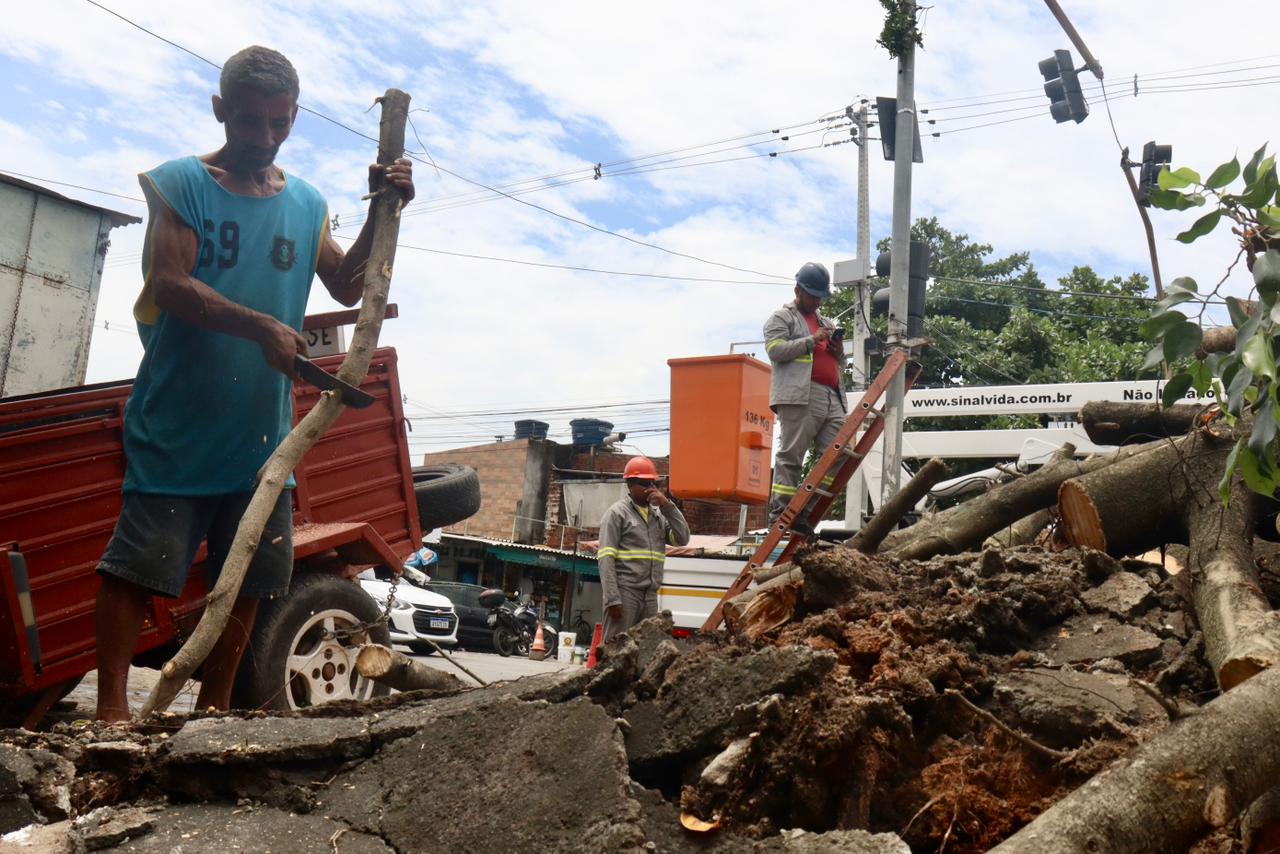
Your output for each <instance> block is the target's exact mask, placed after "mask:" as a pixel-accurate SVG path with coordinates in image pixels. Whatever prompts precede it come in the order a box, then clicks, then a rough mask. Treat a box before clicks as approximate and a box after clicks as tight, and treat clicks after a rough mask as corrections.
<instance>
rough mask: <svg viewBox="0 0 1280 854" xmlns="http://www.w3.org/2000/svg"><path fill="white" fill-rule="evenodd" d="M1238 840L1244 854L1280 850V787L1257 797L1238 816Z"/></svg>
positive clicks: (1261, 853) (1262, 853)
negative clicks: (1241, 844) (1242, 813)
mask: <svg viewBox="0 0 1280 854" xmlns="http://www.w3.org/2000/svg"><path fill="white" fill-rule="evenodd" d="M1240 841H1241V842H1242V843H1243V844H1244V850H1245V854H1268V852H1276V851H1280V787H1278V788H1275V789H1271V790H1269V791H1268V792H1267V793H1266V794H1264V795H1263V796H1262V797H1260V798H1258V799H1257V800H1256V801H1254V802H1253V803H1252V804H1250V805H1249V809H1247V810H1246V811H1245V814H1244V815H1243V816H1241V817H1240Z"/></svg>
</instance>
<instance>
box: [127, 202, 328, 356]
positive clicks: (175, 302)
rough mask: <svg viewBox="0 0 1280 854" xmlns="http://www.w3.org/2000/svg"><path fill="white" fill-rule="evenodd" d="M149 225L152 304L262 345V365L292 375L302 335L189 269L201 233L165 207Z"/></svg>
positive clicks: (303, 345)
mask: <svg viewBox="0 0 1280 854" xmlns="http://www.w3.org/2000/svg"><path fill="white" fill-rule="evenodd" d="M157 207H158V210H157V211H156V213H155V214H154V216H155V219H154V221H153V222H152V225H151V276H150V280H149V281H150V284H151V293H152V296H153V297H154V299H155V302H156V306H157V307H159V308H160V310H161V311H167V312H169V313H170V314H172V315H174V316H175V317H177V318H179V319H180V320H182V321H184V322H186V323H189V324H191V325H192V326H198V327H200V328H202V329H207V330H209V331H210V332H223V333H226V334H227V335H235V336H237V337H239V338H247V339H249V340H250V341H253V342H254V343H256V344H257V345H258V346H259V347H261V348H262V355H263V357H264V358H265V359H266V360H267V364H269V365H271V367H273V368H275V369H276V370H277V371H280V372H281V373H282V374H286V375H287V376H290V377H293V376H294V371H293V357H294V355H296V354H297V353H303V354H305V353H306V352H307V342H306V339H304V338H303V337H302V335H300V334H299V333H298V332H297V331H295V330H294V329H292V328H291V327H289V326H286V325H285V324H283V323H281V322H280V321H278V320H276V319H275V318H274V317H271V316H270V315H267V314H263V313H262V312H259V311H254V310H253V309H251V308H247V307H245V306H243V305H240V304H239V303H237V302H232V301H231V300H229V299H227V298H226V297H224V296H223V295H222V294H220V293H218V292H217V291H215V290H214V289H213V288H211V287H209V286H208V285H206V284H205V283H204V282H202V281H200V280H199V279H197V278H196V277H194V276H192V275H191V274H190V273H189V272H188V271H189V270H191V269H193V268H194V267H195V265H196V257H197V256H198V255H199V252H200V238H199V237H197V236H196V233H195V232H194V231H192V230H191V229H190V228H188V227H187V225H186V223H184V222H183V221H182V220H181V219H179V217H178V215H177V214H175V213H174V212H173V211H172V210H170V209H169V208H168V207H167V206H164V205H158V206H157Z"/></svg>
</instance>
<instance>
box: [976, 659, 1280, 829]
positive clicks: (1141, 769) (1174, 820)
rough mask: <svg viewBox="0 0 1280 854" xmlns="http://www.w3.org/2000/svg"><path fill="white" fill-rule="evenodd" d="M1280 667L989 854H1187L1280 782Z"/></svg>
mask: <svg viewBox="0 0 1280 854" xmlns="http://www.w3.org/2000/svg"><path fill="white" fill-rule="evenodd" d="M1277 708H1280V668H1272V669H1271V670H1268V671H1266V672H1265V673H1260V674H1258V675H1257V676H1256V677H1254V678H1253V679H1250V680H1249V681H1248V682H1245V683H1244V684H1242V685H1240V686H1238V687H1236V688H1235V689H1233V690H1231V691H1228V692H1227V693H1225V694H1223V695H1221V696H1219V697H1218V698H1217V699H1215V700H1214V701H1213V702H1211V703H1208V704H1207V705H1205V706H1203V707H1201V708H1200V710H1199V711H1198V712H1197V713H1196V714H1194V715H1189V716H1187V717H1185V718H1182V719H1180V720H1178V721H1176V722H1174V723H1172V724H1170V725H1169V727H1168V728H1167V729H1165V730H1164V731H1163V732H1161V733H1160V734H1159V735H1156V736H1155V737H1153V738H1152V739H1151V740H1150V741H1147V742H1146V743H1144V744H1142V745H1140V746H1138V747H1137V748H1135V749H1134V750H1133V752H1131V753H1130V754H1129V755H1128V756H1126V757H1125V758H1124V759H1122V760H1120V761H1119V762H1118V763H1116V764H1115V765H1113V766H1112V767H1111V768H1108V769H1107V770H1106V771H1104V772H1102V773H1101V774H1098V775H1097V776H1095V777H1094V778H1093V779H1091V780H1089V781H1088V782H1087V783H1085V784H1084V785H1082V786H1081V787H1080V788H1078V789H1076V790H1075V791H1074V792H1072V793H1071V794H1070V795H1068V796H1067V797H1065V798H1063V799H1062V800H1061V801H1059V802H1058V803H1056V804H1054V805H1053V806H1052V807H1050V808H1049V809H1048V810H1046V811H1045V812H1044V813H1042V814H1041V815H1040V816H1039V817H1038V818H1037V819H1036V820H1035V821H1033V822H1031V823H1030V824H1028V825H1027V826H1026V827H1024V828H1022V830H1020V831H1018V832H1017V833H1015V834H1014V835H1013V836H1011V837H1009V838H1008V839H1006V840H1005V841H1004V842H1003V843H1001V844H1000V845H998V846H996V847H995V848H993V849H992V851H993V852H999V854H1079V852H1081V851H1097V852H1102V851H1105V852H1108V854H1129V853H1130V852H1133V854H1137V852H1149V851H1186V850H1188V849H1189V847H1190V845H1191V843H1192V842H1193V841H1194V840H1196V839H1197V838H1199V837H1201V836H1203V835H1204V833H1206V832H1207V831H1209V830H1210V829H1211V828H1215V827H1222V826H1224V825H1225V824H1226V823H1227V822H1229V821H1230V820H1231V819H1232V818H1233V817H1234V816H1236V815H1238V814H1239V813H1240V812H1241V811H1242V810H1243V809H1244V808H1245V807H1247V806H1249V804H1251V803H1253V802H1254V801H1255V800H1256V799H1257V798H1258V797H1260V796H1261V795H1262V794H1263V793H1264V792H1266V791H1267V790H1268V789H1270V788H1271V787H1272V786H1274V785H1275V781H1276V780H1277V779H1280V714H1276V709H1277Z"/></svg>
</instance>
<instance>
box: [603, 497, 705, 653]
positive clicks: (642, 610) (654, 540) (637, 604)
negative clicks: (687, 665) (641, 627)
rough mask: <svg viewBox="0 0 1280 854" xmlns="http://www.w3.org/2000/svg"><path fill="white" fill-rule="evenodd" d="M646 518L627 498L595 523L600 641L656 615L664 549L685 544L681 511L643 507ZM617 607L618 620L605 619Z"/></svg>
mask: <svg viewBox="0 0 1280 854" xmlns="http://www.w3.org/2000/svg"><path fill="white" fill-rule="evenodd" d="M647 509H648V511H649V518H648V519H645V517H644V515H643V514H642V513H641V512H640V508H639V507H637V506H636V503H635V502H634V501H632V500H631V497H630V496H627V497H625V498H623V499H622V500H620V501H616V502H614V504H613V506H611V507H610V508H609V509H608V510H606V511H604V517H603V518H602V519H601V520H600V548H599V550H598V551H597V552H596V558H597V560H598V561H599V566H600V586H601V587H602V588H603V589H604V591H603V592H604V610H605V615H604V639H605V640H609V639H610V638H611V637H613V636H614V635H616V634H618V633H620V632H625V631H626V630H627V629H629V628H631V627H632V626H634V625H635V624H636V623H638V622H640V621H641V620H643V619H645V618H646V617H652V616H654V615H655V614H657V613H658V588H659V587H661V586H662V567H663V563H664V562H665V560H666V555H667V552H666V547H667V545H673V546H683V545H687V544H688V542H689V523H687V522H685V520H684V515H683V514H682V513H681V512H680V508H678V507H676V505H675V504H674V503H668V504H667V505H666V506H665V507H663V508H661V509H658V508H655V507H649V508H647ZM612 605H621V606H622V618H621V619H616V620H615V619H614V618H612V617H610V616H609V607H610V606H612Z"/></svg>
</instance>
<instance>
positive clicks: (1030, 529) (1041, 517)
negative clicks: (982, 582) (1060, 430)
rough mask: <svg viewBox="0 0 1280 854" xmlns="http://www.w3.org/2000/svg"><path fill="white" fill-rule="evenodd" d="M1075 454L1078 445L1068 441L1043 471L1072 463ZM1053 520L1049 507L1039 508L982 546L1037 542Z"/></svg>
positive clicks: (1050, 459) (998, 546)
mask: <svg viewBox="0 0 1280 854" xmlns="http://www.w3.org/2000/svg"><path fill="white" fill-rule="evenodd" d="M1075 455H1076V446H1075V445H1073V444H1071V443H1070V442H1067V443H1066V444H1065V445H1063V446H1062V447H1061V448H1059V449H1058V450H1056V451H1054V452H1053V456H1051V457H1050V458H1049V461H1048V462H1046V463H1045V464H1044V465H1043V466H1042V467H1041V471H1043V470H1044V469H1052V468H1056V467H1057V466H1063V465H1070V464H1071V463H1072V462H1073V461H1074V460H1075ZM1052 520H1053V511H1052V510H1050V509H1048V508H1045V509H1042V510H1037V511H1036V512H1034V513H1031V514H1030V515H1027V516H1023V517H1022V518H1021V519H1019V520H1018V521H1016V522H1014V523H1013V524H1012V525H1010V526H1009V527H1007V528H1002V529H1001V530H999V531H996V532H995V533H994V534H992V535H991V536H989V537H987V538H986V539H985V540H983V542H982V546H983V548H987V547H991V548H998V549H1007V548H1011V547H1012V546H1023V545H1027V544H1028V543H1032V542H1035V539H1036V535H1037V534H1039V533H1040V532H1041V531H1043V530H1044V529H1045V527H1046V526H1047V525H1048V524H1049V522H1051V521H1052Z"/></svg>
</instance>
